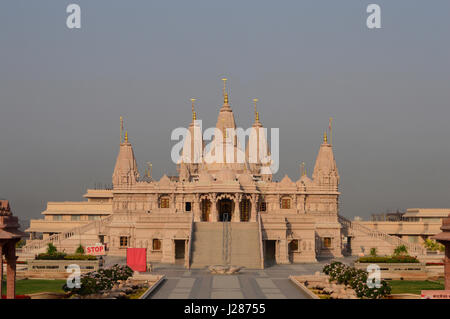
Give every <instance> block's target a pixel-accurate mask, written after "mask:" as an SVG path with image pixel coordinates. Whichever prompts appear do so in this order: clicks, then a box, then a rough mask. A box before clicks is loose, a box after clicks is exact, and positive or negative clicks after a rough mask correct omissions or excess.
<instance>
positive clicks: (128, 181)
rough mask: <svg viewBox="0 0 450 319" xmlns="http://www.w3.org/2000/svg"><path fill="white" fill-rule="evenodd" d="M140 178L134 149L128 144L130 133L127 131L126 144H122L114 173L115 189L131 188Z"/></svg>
mask: <svg viewBox="0 0 450 319" xmlns="http://www.w3.org/2000/svg"><path fill="white" fill-rule="evenodd" d="M138 178H139V172H138V167H137V164H136V158H135V157H134V152H133V147H132V146H131V144H130V143H128V131H125V138H124V142H123V143H121V144H120V147H119V154H118V155H117V160H116V165H115V166H114V172H113V185H114V187H122V186H130V185H133V184H135V183H136V182H137V180H138Z"/></svg>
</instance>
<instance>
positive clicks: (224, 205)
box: [217, 198, 233, 222]
mask: <svg viewBox="0 0 450 319" xmlns="http://www.w3.org/2000/svg"><path fill="white" fill-rule="evenodd" d="M217 206H218V211H219V221H220V222H230V221H231V216H232V214H233V201H232V200H231V199H228V198H223V199H221V200H219V201H218V202H217Z"/></svg>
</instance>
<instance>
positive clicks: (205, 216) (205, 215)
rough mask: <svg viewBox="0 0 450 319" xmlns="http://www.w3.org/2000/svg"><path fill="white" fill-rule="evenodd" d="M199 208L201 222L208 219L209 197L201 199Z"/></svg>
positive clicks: (209, 213) (209, 210)
mask: <svg viewBox="0 0 450 319" xmlns="http://www.w3.org/2000/svg"><path fill="white" fill-rule="evenodd" d="M201 210H202V222H207V221H209V219H210V215H211V201H210V200H209V199H202V202H201Z"/></svg>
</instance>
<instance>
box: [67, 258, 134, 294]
mask: <svg viewBox="0 0 450 319" xmlns="http://www.w3.org/2000/svg"><path fill="white" fill-rule="evenodd" d="M132 275H133V270H132V269H131V268H130V267H128V266H119V265H114V266H112V267H111V268H109V269H99V270H98V271H93V272H90V273H87V274H84V275H82V276H81V278H80V281H81V282H80V283H81V286H80V288H72V289H71V288H69V287H67V284H64V286H63V290H64V291H71V292H73V293H75V294H78V295H82V296H85V295H90V294H95V293H99V292H101V291H106V290H110V289H111V288H112V287H113V286H114V284H116V283H117V281H118V280H126V279H128V278H129V277H131V276H132Z"/></svg>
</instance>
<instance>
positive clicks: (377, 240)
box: [338, 215, 426, 256]
mask: <svg viewBox="0 0 450 319" xmlns="http://www.w3.org/2000/svg"><path fill="white" fill-rule="evenodd" d="M338 219H339V222H340V223H341V225H342V232H343V235H344V236H346V237H349V238H351V239H350V253H351V254H352V255H357V254H360V253H364V254H365V255H367V254H369V252H370V249H371V248H377V253H378V254H379V255H390V254H392V253H393V252H394V249H395V248H396V247H398V246H401V245H405V246H406V248H407V249H408V253H409V254H410V255H413V256H421V255H426V249H425V248H424V247H422V246H421V245H419V244H414V243H409V242H406V241H404V240H402V239H400V238H398V237H395V236H391V235H389V234H387V233H384V232H382V231H379V230H376V229H372V228H369V227H366V226H364V225H362V224H361V223H358V222H357V221H353V222H352V221H350V220H348V219H346V218H345V217H343V216H340V215H338Z"/></svg>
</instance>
